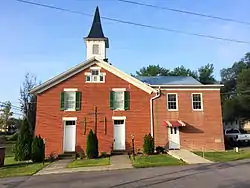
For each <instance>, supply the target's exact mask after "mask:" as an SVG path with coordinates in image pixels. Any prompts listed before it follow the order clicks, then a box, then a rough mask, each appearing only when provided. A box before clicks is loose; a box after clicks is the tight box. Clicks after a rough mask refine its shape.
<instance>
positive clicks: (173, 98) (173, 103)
mask: <svg viewBox="0 0 250 188" xmlns="http://www.w3.org/2000/svg"><path fill="white" fill-rule="evenodd" d="M167 106H168V110H178V106H177V94H175V93H174V94H167Z"/></svg>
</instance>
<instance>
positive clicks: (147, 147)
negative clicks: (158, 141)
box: [143, 134, 154, 155]
mask: <svg viewBox="0 0 250 188" xmlns="http://www.w3.org/2000/svg"><path fill="white" fill-rule="evenodd" d="M143 152H144V153H146V154H148V155H151V154H153V153H154V139H153V137H152V136H151V134H148V135H145V136H144V144H143Z"/></svg>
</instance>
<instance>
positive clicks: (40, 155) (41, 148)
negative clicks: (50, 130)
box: [31, 136, 45, 162]
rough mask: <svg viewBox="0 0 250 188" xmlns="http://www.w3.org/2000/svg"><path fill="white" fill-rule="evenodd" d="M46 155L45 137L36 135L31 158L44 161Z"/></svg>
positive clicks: (35, 160)
mask: <svg viewBox="0 0 250 188" xmlns="http://www.w3.org/2000/svg"><path fill="white" fill-rule="evenodd" d="M44 157H45V145H44V142H43V139H42V138H41V137H40V136H39V137H38V136H36V137H35V138H34V139H33V141H32V145H31V160H32V161H33V162H43V160H44Z"/></svg>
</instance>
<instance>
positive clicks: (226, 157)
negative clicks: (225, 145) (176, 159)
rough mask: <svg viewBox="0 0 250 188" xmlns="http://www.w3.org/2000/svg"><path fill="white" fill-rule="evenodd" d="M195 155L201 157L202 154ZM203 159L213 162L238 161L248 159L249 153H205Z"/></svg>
mask: <svg viewBox="0 0 250 188" xmlns="http://www.w3.org/2000/svg"><path fill="white" fill-rule="evenodd" d="M194 153H195V154H197V155H199V156H202V152H194ZM204 157H205V158H206V159H208V160H210V161H214V162H226V161H235V160H240V159H247V158H250V151H239V152H238V153H236V152H235V151H225V152H205V154H204Z"/></svg>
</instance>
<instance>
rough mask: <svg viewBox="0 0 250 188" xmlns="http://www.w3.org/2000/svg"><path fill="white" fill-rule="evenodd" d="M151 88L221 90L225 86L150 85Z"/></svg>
mask: <svg viewBox="0 0 250 188" xmlns="http://www.w3.org/2000/svg"><path fill="white" fill-rule="evenodd" d="M150 86H151V87H157V88H158V87H159V86H160V87H161V88H164V87H165V88H221V87H223V86H224V85H223V84H197V85H150Z"/></svg>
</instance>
